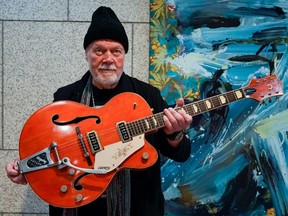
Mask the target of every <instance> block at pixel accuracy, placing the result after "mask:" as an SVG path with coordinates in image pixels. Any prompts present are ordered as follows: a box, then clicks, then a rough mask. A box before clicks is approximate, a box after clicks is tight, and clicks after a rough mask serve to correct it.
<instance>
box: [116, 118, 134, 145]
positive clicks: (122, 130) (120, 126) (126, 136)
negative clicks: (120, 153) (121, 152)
mask: <svg viewBox="0 0 288 216" xmlns="http://www.w3.org/2000/svg"><path fill="white" fill-rule="evenodd" d="M117 130H118V133H119V136H120V138H121V140H122V142H128V141H131V140H132V137H131V136H130V133H129V130H128V128H127V125H126V123H125V122H124V121H122V122H118V123H117Z"/></svg>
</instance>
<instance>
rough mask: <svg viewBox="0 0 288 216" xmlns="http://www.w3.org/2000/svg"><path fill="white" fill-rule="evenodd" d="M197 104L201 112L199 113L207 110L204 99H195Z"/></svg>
mask: <svg viewBox="0 0 288 216" xmlns="http://www.w3.org/2000/svg"><path fill="white" fill-rule="evenodd" d="M197 104H198V107H199V108H200V112H201V113H203V112H206V111H207V108H206V106H205V103H204V100H201V101H197Z"/></svg>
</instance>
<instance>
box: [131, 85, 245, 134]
mask: <svg viewBox="0 0 288 216" xmlns="http://www.w3.org/2000/svg"><path fill="white" fill-rule="evenodd" d="M244 98H246V94H245V92H244V89H237V90H233V91H229V92H226V93H223V94H220V95H215V96H212V97H209V98H206V99H203V100H199V101H196V102H192V103H189V104H186V105H184V106H182V107H178V108H176V109H175V110H180V109H184V110H185V111H186V113H188V114H189V115H191V116H196V115H199V114H202V113H205V112H208V111H211V110H214V109H217V108H220V107H223V106H226V105H228V104H230V103H232V102H235V101H239V100H242V99H244ZM163 115H164V112H160V113H157V114H154V115H151V116H148V117H146V118H142V119H138V120H135V121H132V122H129V123H127V128H128V130H129V133H130V135H131V136H132V137H133V136H137V135H140V134H143V133H148V132H152V131H155V130H157V129H160V128H162V127H164V126H165V123H164V121H163Z"/></svg>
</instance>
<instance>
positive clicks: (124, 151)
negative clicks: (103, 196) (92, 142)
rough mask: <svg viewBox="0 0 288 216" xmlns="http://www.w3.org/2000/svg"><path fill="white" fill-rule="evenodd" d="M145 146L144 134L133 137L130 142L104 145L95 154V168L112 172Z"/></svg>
mask: <svg viewBox="0 0 288 216" xmlns="http://www.w3.org/2000/svg"><path fill="white" fill-rule="evenodd" d="M143 146H144V134H141V135H139V136H135V137H133V139H132V140H131V141H129V142H125V143H123V142H121V141H119V142H116V143H113V144H110V145H107V146H105V147H104V149H103V150H102V151H99V152H97V153H96V155H95V163H94V169H95V170H103V171H104V170H105V171H106V172H110V171H112V170H114V169H116V168H117V167H119V166H120V165H121V164H122V163H123V162H124V161H125V160H126V159H127V158H129V157H130V156H131V155H132V154H133V153H135V152H136V151H137V150H139V149H140V148H142V147H143Z"/></svg>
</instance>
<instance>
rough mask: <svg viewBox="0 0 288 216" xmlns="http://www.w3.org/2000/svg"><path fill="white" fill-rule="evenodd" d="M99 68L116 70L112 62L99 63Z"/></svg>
mask: <svg viewBox="0 0 288 216" xmlns="http://www.w3.org/2000/svg"><path fill="white" fill-rule="evenodd" d="M98 69H99V70H117V67H116V66H115V65H114V64H111V65H100V66H99V67H98Z"/></svg>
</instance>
